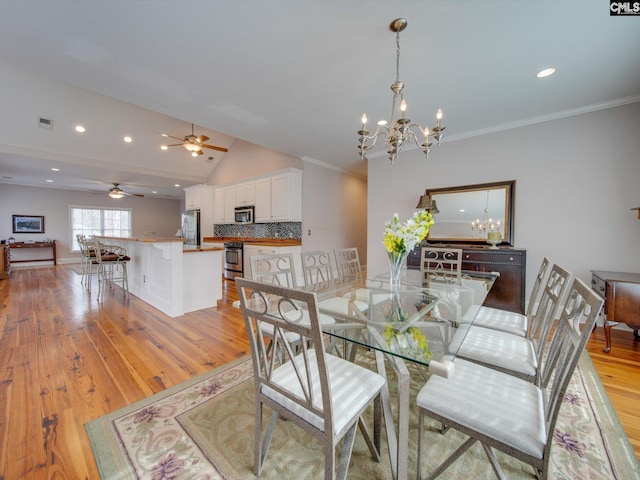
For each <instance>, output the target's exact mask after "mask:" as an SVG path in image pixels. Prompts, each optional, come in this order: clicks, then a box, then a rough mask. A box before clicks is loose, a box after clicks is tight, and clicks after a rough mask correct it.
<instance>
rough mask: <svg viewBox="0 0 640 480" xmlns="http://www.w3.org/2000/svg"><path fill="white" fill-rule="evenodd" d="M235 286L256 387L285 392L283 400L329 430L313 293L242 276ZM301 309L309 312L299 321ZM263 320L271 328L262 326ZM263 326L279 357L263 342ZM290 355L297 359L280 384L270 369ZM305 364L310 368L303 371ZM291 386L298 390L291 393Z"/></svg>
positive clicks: (272, 369)
mask: <svg viewBox="0 0 640 480" xmlns="http://www.w3.org/2000/svg"><path fill="white" fill-rule="evenodd" d="M236 285H237V286H238V295H239V297H240V304H241V307H242V311H243V315H244V320H245V326H246V328H247V334H248V335H249V343H250V345H251V356H252V358H253V367H254V372H255V383H256V392H260V393H264V392H265V389H269V390H271V391H275V392H277V393H278V394H279V395H282V396H283V397H286V399H287V402H290V403H291V404H295V405H298V406H299V407H301V408H303V409H304V410H305V411H306V412H307V413H308V415H310V416H316V417H319V419H321V420H320V421H321V423H322V424H324V425H326V427H327V428H329V429H331V428H332V427H331V426H332V424H333V422H332V419H331V415H332V413H331V412H332V408H331V407H332V405H331V398H330V396H329V392H328V390H327V372H326V365H325V363H326V359H325V353H324V345H323V334H322V330H321V328H320V322H319V321H318V309H317V305H316V299H315V295H314V294H313V293H310V292H304V291H302V290H295V289H291V288H285V287H281V286H277V285H274V284H265V283H260V282H256V281H252V280H245V279H236ZM304 312H308V317H307V316H306V314H305V321H302V319H303V313H304ZM307 319H308V320H307ZM263 325H269V326H270V328H268V329H265V328H263ZM265 330H268V331H271V332H273V333H272V335H271V337H270V338H269V340H270V341H271V340H272V341H273V342H274V344H276V346H277V349H276V350H278V349H279V351H280V352H282V353H283V356H277V355H272V352H273V351H274V350H273V349H269V348H268V347H267V345H268V342H267V341H265V340H266V339H265V338H264V331H265ZM294 342H295V345H292V344H293V343H294ZM299 345H300V346H301V347H298V346H299ZM316 347H317V348H316ZM293 359H296V362H295V364H296V365H297V368H296V369H295V370H296V372H295V373H296V374H295V376H294V377H293V378H290V379H288V382H290V383H289V385H288V388H286V389H285V388H283V387H282V385H281V384H280V383H278V381H277V379H274V378H273V376H272V374H273V372H274V371H275V370H277V368H278V367H279V366H280V365H281V364H284V363H286V362H288V361H292V360H293ZM306 365H310V366H313V369H312V370H311V369H310V370H309V371H308V372H307V371H306V370H305V368H306ZM280 380H281V379H280ZM314 382H319V386H320V391H318V390H317V389H314V387H313V384H314ZM293 391H298V392H299V394H298V395H295V394H293V393H292V392H293Z"/></svg>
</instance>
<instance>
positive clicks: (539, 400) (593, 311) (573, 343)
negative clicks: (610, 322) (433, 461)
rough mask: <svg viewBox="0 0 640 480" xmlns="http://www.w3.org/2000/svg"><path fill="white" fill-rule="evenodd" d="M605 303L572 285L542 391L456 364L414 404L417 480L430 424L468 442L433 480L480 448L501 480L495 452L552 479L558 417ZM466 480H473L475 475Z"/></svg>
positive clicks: (544, 371) (473, 365)
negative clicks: (426, 423)
mask: <svg viewBox="0 0 640 480" xmlns="http://www.w3.org/2000/svg"><path fill="white" fill-rule="evenodd" d="M602 303H603V300H602V299H601V298H600V297H599V296H598V295H597V294H596V293H595V292H594V291H593V290H592V289H591V288H589V287H588V286H587V285H585V284H584V283H583V282H582V281H581V280H579V279H575V280H574V281H573V283H572V285H571V288H570V291H569V294H568V296H567V300H566V301H565V302H564V303H563V305H562V308H561V315H560V320H559V322H558V325H557V327H556V329H555V331H554V333H553V337H552V339H551V342H550V345H549V349H548V352H547V353H546V354H545V356H544V359H543V363H542V375H541V382H540V385H536V384H534V383H530V382H527V381H526V380H523V379H521V378H517V377H514V376H512V375H509V374H506V373H504V372H499V371H497V370H493V369H490V368H487V367H484V366H482V365H478V364H476V363H473V362H468V361H465V360H463V359H461V358H457V359H456V360H455V361H454V368H455V371H454V373H453V375H451V376H450V377H449V378H443V377H439V376H437V375H432V376H431V377H430V378H429V380H428V381H427V382H426V384H425V385H424V387H423V388H422V389H421V390H420V392H419V393H418V396H417V398H416V403H417V405H418V411H419V416H418V417H419V419H418V425H419V427H418V456H417V478H418V479H420V478H422V449H423V445H422V444H423V437H424V428H425V427H424V420H425V416H429V417H431V418H434V419H435V420H437V421H439V422H441V423H442V424H444V425H446V426H447V428H453V429H455V430H458V431H460V432H462V433H463V434H465V435H467V436H468V437H469V438H468V439H467V440H466V441H465V442H464V443H463V444H462V445H461V446H460V447H459V448H458V449H457V450H455V451H454V452H453V453H452V454H451V455H450V456H449V457H448V458H447V459H446V460H445V461H444V462H442V464H441V465H440V466H438V467H437V468H436V470H435V471H434V472H432V473H431V474H430V475H429V476H428V477H427V478H428V479H429V480H432V479H434V478H436V477H438V476H440V475H441V474H442V473H443V472H444V471H445V470H446V469H447V468H448V467H449V466H450V465H451V464H452V463H453V462H454V461H455V460H457V459H458V458H460V457H461V456H462V454H463V453H464V452H465V451H466V450H467V449H468V448H469V447H470V446H471V445H473V444H474V443H475V442H480V443H481V444H482V448H483V450H484V452H485V454H486V455H487V457H488V459H489V462H490V463H491V466H492V468H493V471H494V473H495V474H496V477H497V478H499V479H504V478H505V476H504V473H503V472H502V469H501V467H500V464H499V463H498V460H497V459H496V456H495V453H494V451H493V450H494V449H497V450H499V451H502V452H504V453H505V454H507V455H510V456H513V457H515V458H517V459H519V460H521V461H523V462H526V463H528V464H530V465H531V466H532V467H533V469H534V472H535V475H536V477H537V478H538V479H541V480H544V479H547V477H548V473H549V458H550V452H551V448H552V444H553V442H552V440H553V435H554V432H555V423H556V420H557V418H558V410H559V409H560V407H561V405H562V399H563V397H564V394H565V391H566V389H567V386H568V384H569V381H570V380H571V376H572V374H573V371H574V369H575V367H576V364H577V363H578V359H579V357H580V354H581V352H582V351H583V349H584V347H585V345H586V343H587V340H588V339H589V336H590V334H591V330H592V328H593V326H594V324H595V322H596V319H597V317H598V313H599V311H600V309H601V307H602ZM576 435H578V436H579V432H576ZM429 448H438V444H437V443H435V444H432V445H430V447H429ZM469 478H475V477H473V476H472V473H471V472H470V473H469Z"/></svg>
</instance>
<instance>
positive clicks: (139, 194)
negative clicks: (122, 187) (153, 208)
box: [127, 193, 144, 197]
mask: <svg viewBox="0 0 640 480" xmlns="http://www.w3.org/2000/svg"><path fill="white" fill-rule="evenodd" d="M127 195H131V196H132V197H144V195H142V194H141V193H127Z"/></svg>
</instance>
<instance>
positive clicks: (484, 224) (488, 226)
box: [471, 190, 500, 234]
mask: <svg viewBox="0 0 640 480" xmlns="http://www.w3.org/2000/svg"><path fill="white" fill-rule="evenodd" d="M476 230H477V231H478V233H479V234H483V233H485V232H487V233H488V232H500V220H498V221H496V222H494V221H493V219H492V218H491V217H489V190H487V203H486V204H485V207H484V217H483V219H482V221H481V220H480V219H479V218H477V219H475V220H474V221H473V222H471V231H476Z"/></svg>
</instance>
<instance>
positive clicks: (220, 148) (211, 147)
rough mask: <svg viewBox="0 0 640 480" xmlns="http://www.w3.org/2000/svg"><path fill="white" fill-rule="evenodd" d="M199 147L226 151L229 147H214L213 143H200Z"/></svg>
mask: <svg viewBox="0 0 640 480" xmlns="http://www.w3.org/2000/svg"><path fill="white" fill-rule="evenodd" d="M200 146H201V147H204V148H210V149H211V150H218V151H219V152H228V151H229V149H228V148H224V147H216V146H215V145H206V144H204V143H203V144H202V145H200Z"/></svg>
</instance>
